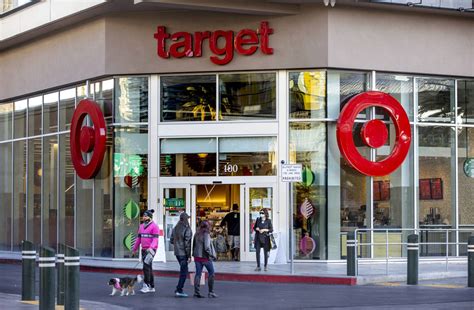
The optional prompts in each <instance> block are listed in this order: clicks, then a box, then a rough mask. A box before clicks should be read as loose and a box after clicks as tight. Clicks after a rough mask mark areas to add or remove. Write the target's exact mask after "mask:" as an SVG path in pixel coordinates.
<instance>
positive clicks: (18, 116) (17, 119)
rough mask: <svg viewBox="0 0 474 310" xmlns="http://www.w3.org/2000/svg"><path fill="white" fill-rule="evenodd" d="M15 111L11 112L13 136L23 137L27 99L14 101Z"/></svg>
mask: <svg viewBox="0 0 474 310" xmlns="http://www.w3.org/2000/svg"><path fill="white" fill-rule="evenodd" d="M14 107H15V111H14V114H13V118H14V121H13V125H14V127H15V128H14V135H15V136H14V137H15V138H24V137H26V125H27V122H26V111H27V109H28V101H27V100H26V99H24V100H19V101H15V103H14Z"/></svg>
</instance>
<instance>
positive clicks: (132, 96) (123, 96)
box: [114, 77, 148, 123]
mask: <svg viewBox="0 0 474 310" xmlns="http://www.w3.org/2000/svg"><path fill="white" fill-rule="evenodd" d="M114 107H115V123H146V122H148V78H147V77H121V78H117V79H115V104H114Z"/></svg>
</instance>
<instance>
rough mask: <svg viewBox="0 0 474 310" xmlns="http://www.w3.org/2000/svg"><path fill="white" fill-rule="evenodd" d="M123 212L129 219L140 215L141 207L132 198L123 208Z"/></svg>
mask: <svg viewBox="0 0 474 310" xmlns="http://www.w3.org/2000/svg"><path fill="white" fill-rule="evenodd" d="M123 214H124V215H125V217H126V218H128V219H129V220H133V219H136V218H137V217H138V215H139V214H140V207H139V206H138V204H137V203H136V202H135V201H133V200H132V199H130V200H129V201H128V202H127V204H126V205H125V207H124V208H123Z"/></svg>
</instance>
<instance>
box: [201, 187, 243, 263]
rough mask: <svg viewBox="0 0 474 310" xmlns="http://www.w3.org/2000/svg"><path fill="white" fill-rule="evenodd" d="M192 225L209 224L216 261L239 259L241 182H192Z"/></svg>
mask: <svg viewBox="0 0 474 310" xmlns="http://www.w3.org/2000/svg"><path fill="white" fill-rule="evenodd" d="M195 205H196V212H195V221H194V224H195V227H196V229H198V227H199V224H200V223H201V222H202V221H208V222H209V223H210V224H211V238H212V240H213V242H214V247H215V249H216V252H217V255H218V259H219V261H239V260H240V240H241V233H242V231H241V225H240V224H241V211H242V210H243V208H242V204H241V185H240V184H204V185H196V204H195ZM242 220H243V219H242Z"/></svg>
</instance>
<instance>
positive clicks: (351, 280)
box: [81, 265, 357, 286]
mask: <svg viewBox="0 0 474 310" xmlns="http://www.w3.org/2000/svg"><path fill="white" fill-rule="evenodd" d="M81 271H86V272H103V273H116V274H127V275H130V274H141V270H137V269H127V268H107V267H96V266H86V265H81ZM153 274H154V275H155V276H161V277H174V278H176V277H178V276H179V271H165V270H154V271H153ZM216 280H220V281H235V282H260V283H268V282H270V283H293V284H296V283H298V284H327V285H350V286H352V285H357V278H356V277H324V276H292V275H259V274H242V273H216Z"/></svg>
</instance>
